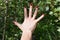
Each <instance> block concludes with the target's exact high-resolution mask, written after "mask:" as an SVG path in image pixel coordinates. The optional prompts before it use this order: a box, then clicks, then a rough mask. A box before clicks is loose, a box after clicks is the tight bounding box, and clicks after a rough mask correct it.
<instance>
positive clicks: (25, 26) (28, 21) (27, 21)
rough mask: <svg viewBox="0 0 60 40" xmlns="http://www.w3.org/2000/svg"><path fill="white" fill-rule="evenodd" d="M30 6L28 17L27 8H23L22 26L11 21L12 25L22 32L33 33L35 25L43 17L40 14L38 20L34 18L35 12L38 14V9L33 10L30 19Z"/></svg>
mask: <svg viewBox="0 0 60 40" xmlns="http://www.w3.org/2000/svg"><path fill="white" fill-rule="evenodd" d="M32 8H33V7H32V5H30V8H29V16H27V8H26V7H24V22H23V23H22V24H20V23H18V22H16V21H13V23H14V24H15V25H16V26H18V27H19V29H21V30H22V31H31V32H33V31H34V29H35V28H36V24H37V22H38V21H39V20H41V19H42V18H43V17H44V14H42V15H41V16H40V17H39V18H37V19H35V18H36V15H37V12H38V7H36V8H35V12H34V14H33V17H32Z"/></svg>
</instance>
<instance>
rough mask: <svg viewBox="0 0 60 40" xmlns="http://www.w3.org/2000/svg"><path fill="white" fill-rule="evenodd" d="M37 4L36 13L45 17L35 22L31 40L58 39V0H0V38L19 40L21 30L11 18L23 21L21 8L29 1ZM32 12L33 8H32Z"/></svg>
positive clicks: (59, 5) (59, 22) (59, 34)
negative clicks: (35, 25) (35, 26)
mask: <svg viewBox="0 0 60 40" xmlns="http://www.w3.org/2000/svg"><path fill="white" fill-rule="evenodd" d="M31 2H32V3H33V6H34V7H35V6H39V10H38V15H37V17H39V16H40V15H41V14H42V13H44V14H45V17H44V18H43V19H42V20H41V21H40V22H39V23H38V24H37V28H36V30H35V32H34V33H33V37H32V38H33V40H60V0H0V40H19V39H20V37H21V34H22V32H21V30H20V29H19V28H18V27H17V26H15V25H14V24H13V22H12V21H13V20H16V21H18V22H20V23H22V22H23V19H24V15H23V14H24V12H23V8H24V6H26V7H27V8H28V9H29V3H31ZM33 12H34V8H33Z"/></svg>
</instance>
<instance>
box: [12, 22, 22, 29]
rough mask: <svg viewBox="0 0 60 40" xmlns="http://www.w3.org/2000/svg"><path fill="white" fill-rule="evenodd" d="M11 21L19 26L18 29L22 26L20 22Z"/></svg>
mask: <svg viewBox="0 0 60 40" xmlns="http://www.w3.org/2000/svg"><path fill="white" fill-rule="evenodd" d="M13 23H14V24H15V25H16V26H18V27H19V29H22V27H21V24H20V23H18V22H16V21H13Z"/></svg>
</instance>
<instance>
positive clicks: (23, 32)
mask: <svg viewBox="0 0 60 40" xmlns="http://www.w3.org/2000/svg"><path fill="white" fill-rule="evenodd" d="M23 33H29V34H32V32H31V31H23Z"/></svg>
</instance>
